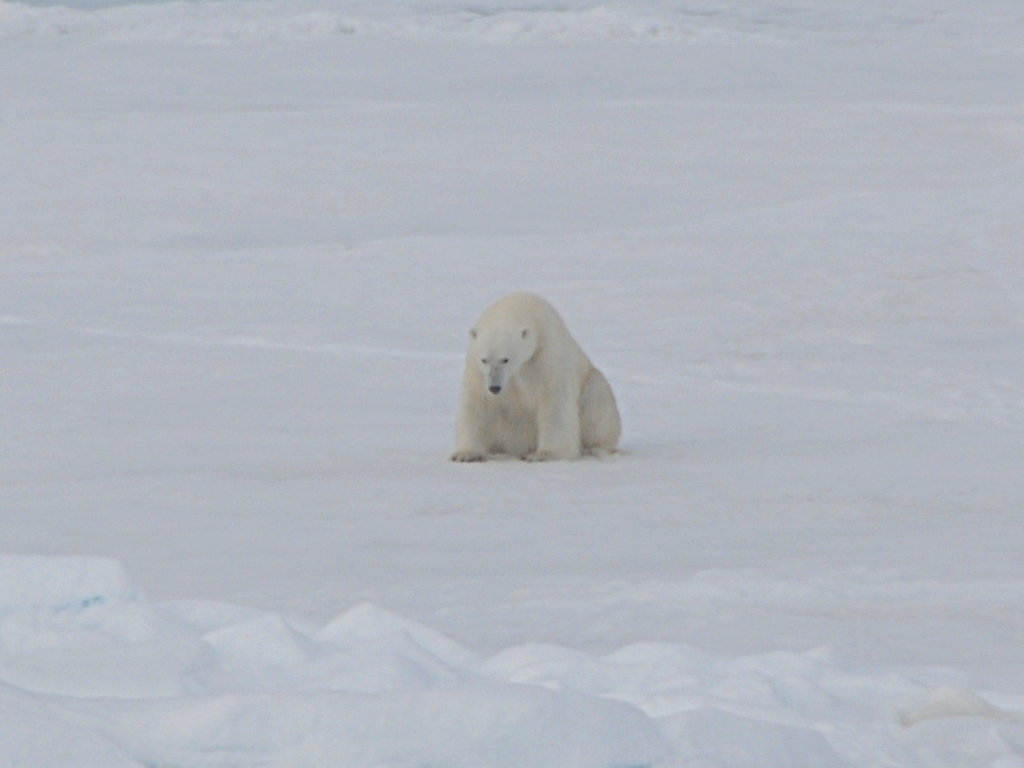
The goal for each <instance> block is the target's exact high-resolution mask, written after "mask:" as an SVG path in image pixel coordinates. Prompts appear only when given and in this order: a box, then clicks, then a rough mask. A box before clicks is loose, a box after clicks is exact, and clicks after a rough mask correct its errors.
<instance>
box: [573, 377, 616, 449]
mask: <svg viewBox="0 0 1024 768" xmlns="http://www.w3.org/2000/svg"><path fill="white" fill-rule="evenodd" d="M621 436H622V420H621V419H620V417H619V408H618V406H617V405H616V404H615V395H614V394H613V393H612V388H611V385H610V384H609V383H608V380H607V379H606V378H605V377H604V374H602V373H601V372H600V371H599V370H597V369H596V368H594V369H592V370H591V371H590V373H589V374H588V375H587V379H586V381H585V382H584V384H583V392H582V394H581V396H580V438H581V442H582V444H583V453H585V454H587V455H591V456H605V455H607V454H610V453H615V449H616V448H617V447H618V444H619V438H620V437H621Z"/></svg>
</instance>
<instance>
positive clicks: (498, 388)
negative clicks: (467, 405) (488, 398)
mask: <svg viewBox="0 0 1024 768" xmlns="http://www.w3.org/2000/svg"><path fill="white" fill-rule="evenodd" d="M487 389H488V390H490V392H491V393H492V394H495V395H496V394H498V393H499V392H501V387H499V386H497V385H495V386H493V387H488V388H487Z"/></svg>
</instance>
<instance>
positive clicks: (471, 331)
mask: <svg viewBox="0 0 1024 768" xmlns="http://www.w3.org/2000/svg"><path fill="white" fill-rule="evenodd" d="M469 338H471V339H475V338H476V328H470V329H469Z"/></svg>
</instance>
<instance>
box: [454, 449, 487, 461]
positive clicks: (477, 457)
mask: <svg viewBox="0 0 1024 768" xmlns="http://www.w3.org/2000/svg"><path fill="white" fill-rule="evenodd" d="M452 461H487V457H486V456H484V454H482V453H477V452H476V451H456V452H455V453H453V454H452Z"/></svg>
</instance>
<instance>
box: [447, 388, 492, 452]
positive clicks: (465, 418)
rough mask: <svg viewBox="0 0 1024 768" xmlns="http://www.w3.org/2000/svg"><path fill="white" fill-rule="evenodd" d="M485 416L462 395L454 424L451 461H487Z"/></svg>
mask: <svg viewBox="0 0 1024 768" xmlns="http://www.w3.org/2000/svg"><path fill="white" fill-rule="evenodd" d="M485 420H486V414H485V413H483V412H482V409H480V408H479V407H474V403H473V401H472V400H471V399H470V398H468V397H467V396H466V394H465V393H463V402H462V403H461V405H460V408H459V417H458V419H457V420H456V422H455V452H454V453H453V454H452V456H451V459H452V461H462V462H467V461H487V441H486V439H485V432H486V429H485V423H486V421H485Z"/></svg>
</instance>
